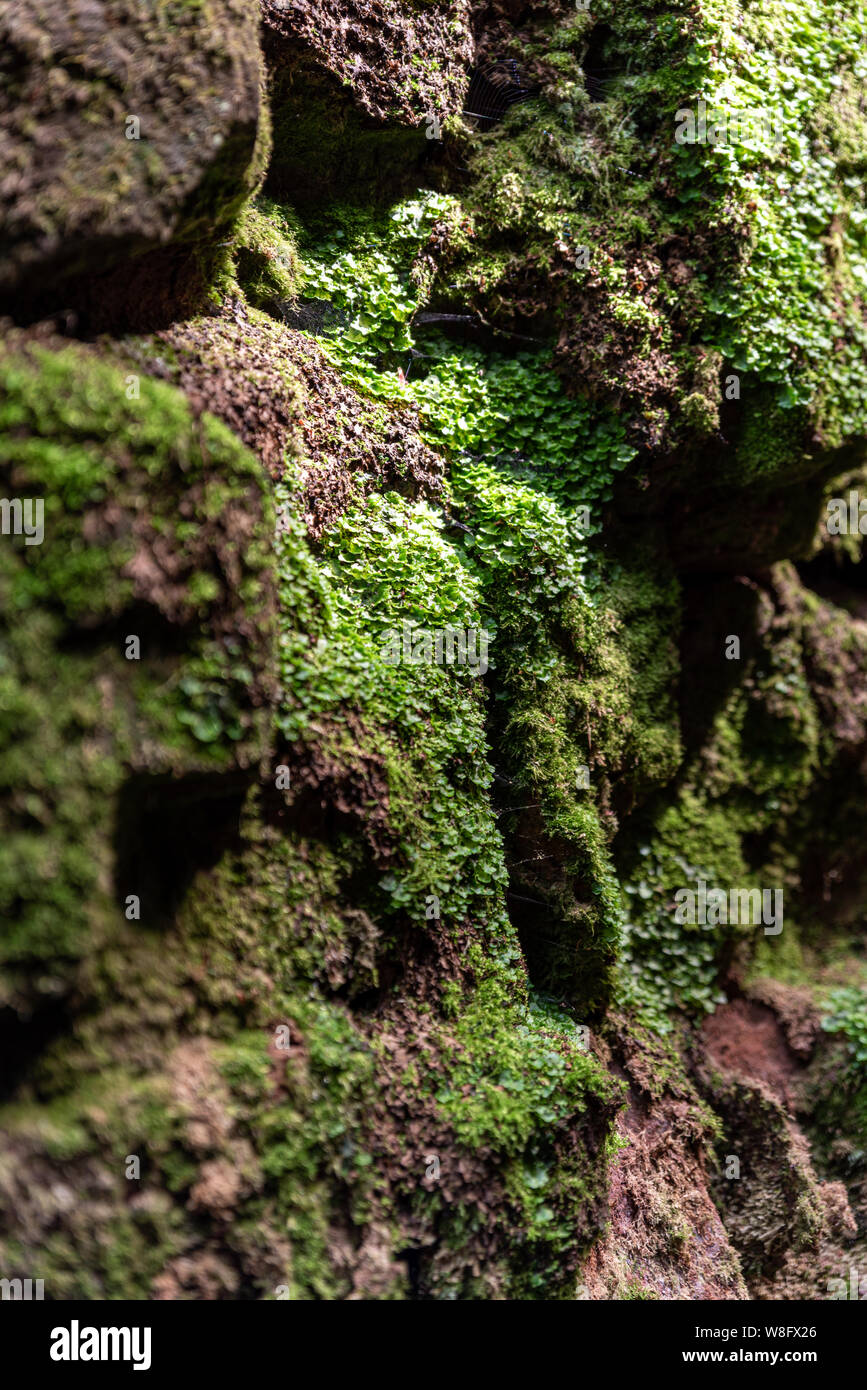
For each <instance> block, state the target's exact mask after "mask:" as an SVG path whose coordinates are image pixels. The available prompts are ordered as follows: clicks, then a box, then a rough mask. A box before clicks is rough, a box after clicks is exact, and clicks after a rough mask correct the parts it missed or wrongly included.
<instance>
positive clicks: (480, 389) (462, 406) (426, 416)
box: [302, 193, 635, 505]
mask: <svg viewBox="0 0 867 1390" xmlns="http://www.w3.org/2000/svg"><path fill="white" fill-rule="evenodd" d="M462 217H463V214H462V211H461V208H460V205H459V204H458V203H457V201H456V200H455V199H453V198H449V197H446V196H444V195H441V194H435V193H425V194H422V195H420V196H419V197H418V198H417V199H414V200H412V201H410V202H406V203H401V204H398V205H397V207H395V208H393V209H392V210H391V212H390V214H389V217H388V221H387V223H386V225H385V227H384V228H382V229H380V230H379V235H378V237H377V238H374V236H373V232H372V230H371V227H370V226H364V225H363V224H362V225H361V227H359V226H358V223H357V219H356V221H355V223H352V222H350V224H349V225H348V227H344V226H340V227H337V228H336V229H335V230H333V231H332V232H331V233H330V235H329V236H328V237H327V238H326V239H325V240H324V241H321V242H318V243H317V244H316V245H315V246H313V247H311V248H310V249H309V250H308V251H306V252H305V258H304V272H303V281H302V284H303V293H304V294H306V295H308V296H315V297H321V298H326V299H328V300H329V301H330V303H331V304H333V305H334V306H335V308H337V309H339V310H341V311H342V313H343V316H344V318H345V320H346V321H345V322H344V323H343V324H335V323H332V325H331V326H330V327H328V328H326V330H325V332H326V341H327V343H328V347H329V350H330V351H331V353H332V354H333V355H334V358H335V360H336V361H337V362H338V364H339V365H340V367H341V369H342V370H343V371H344V373H345V375H346V377H347V380H349V381H351V382H353V383H354V384H355V385H357V386H359V387H361V388H362V389H364V390H365V391H366V392H368V393H369V394H371V395H374V396H378V397H384V398H386V399H397V400H401V401H406V402H412V403H415V404H416V405H417V406H418V409H419V418H420V430H421V434H422V436H423V438H425V439H426V440H427V441H428V443H430V444H432V445H433V446H434V447H435V448H439V449H442V450H444V451H445V452H446V453H448V454H449V455H455V456H456V455H458V454H459V453H467V454H470V455H474V456H485V457H493V458H499V459H500V460H501V462H502V464H503V465H504V466H505V467H506V469H507V470H509V471H510V472H512V473H514V472H515V470H517V472H518V474H519V475H520V476H522V477H524V478H525V479H527V480H529V481H532V482H533V483H534V484H535V485H536V486H538V487H540V488H543V489H545V490H546V491H549V492H551V493H552V494H553V495H555V496H557V497H559V498H561V499H562V500H564V501H566V502H567V503H571V504H572V505H590V504H592V503H597V502H602V501H606V500H608V499H609V498H610V495H611V486H612V482H613V478H614V475H615V474H616V473H618V472H619V471H620V470H622V469H623V468H625V467H626V465H627V464H628V463H629V462H630V461H631V459H632V458H633V457H634V454H635V451H634V449H632V448H631V447H630V446H629V445H627V443H626V440H625V432H624V428H623V425H622V423H621V422H620V421H619V420H618V419H617V418H616V417H615V416H613V415H611V414H609V413H607V412H604V411H600V409H599V408H598V407H596V406H593V405H591V404H590V403H588V402H586V401H582V400H581V399H572V398H570V397H568V396H567V395H566V394H565V391H564V390H563V386H562V384H561V382H560V380H559V378H558V376H557V375H556V373H555V372H554V370H553V367H552V363H551V356H550V352H548V351H546V350H544V349H542V350H539V351H533V352H519V353H517V354H513V355H510V356H507V355H506V354H504V353H490V354H484V353H482V352H481V351H480V350H479V349H478V348H475V347H473V346H471V345H464V346H460V347H459V346H456V345H454V344H451V343H448V342H446V341H445V340H444V339H441V338H434V339H428V338H425V339H424V342H423V347H424V352H423V354H421V355H420V356H419V355H417V335H416V333H415V332H414V329H413V324H412V320H413V316H414V315H415V314H416V313H417V311H418V310H419V309H420V308H422V307H423V306H424V304H425V302H426V298H427V295H428V293H429V290H430V280H431V277H430V274H426V273H425V272H424V270H419V268H418V261H417V259H416V258H417V257H418V255H419V253H420V252H422V251H423V249H424V247H425V244H426V242H427V240H428V239H429V237H430V235H431V232H432V230H433V228H434V226H435V225H440V226H448V227H452V228H453V227H454V226H455V225H457V226H458V227H460V225H461V221H462ZM346 241H350V242H351V247H350V248H348V249H344V244H345V242H346ZM399 367H400V368H401V369H403V368H406V369H407V370H408V371H410V369H411V375H410V379H408V380H405V381H401V380H400V378H399V377H398V376H397V370H398V368H399ZM516 400H520V402H521V410H520V412H519V413H518V414H517V415H516V413H515V411H514V408H513V407H514V402H515V401H516Z"/></svg>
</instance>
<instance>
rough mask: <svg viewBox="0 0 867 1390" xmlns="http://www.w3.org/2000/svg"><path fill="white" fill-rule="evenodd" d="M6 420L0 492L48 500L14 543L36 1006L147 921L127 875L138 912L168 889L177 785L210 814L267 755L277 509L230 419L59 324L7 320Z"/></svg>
mask: <svg viewBox="0 0 867 1390" xmlns="http://www.w3.org/2000/svg"><path fill="white" fill-rule="evenodd" d="M0 441H2V444H0V456H2V459H3V464H2V469H0V473H2V479H3V482H2V491H3V493H4V495H5V496H6V497H7V498H9V499H31V500H33V501H35V503H36V505H37V507H38V505H39V504H40V503H41V505H42V507H43V508H44V521H43V526H44V536H43V538H42V540H41V543H33V544H29V543H28V540H27V537H26V536H25V535H23V534H22V535H20V536H15V535H12V534H10V535H4V536H3V538H2V542H0V590H2V598H3V604H2V607H3V629H2V649H3V663H2V688H3V699H2V734H0V740H2V746H3V758H2V762H3V776H2V781H3V789H4V801H3V812H2V816H3V835H2V845H3V848H2V859H3V867H2V873H0V881H2V889H0V893H2V910H3V916H4V918H5V919H6V920H7V923H8V926H7V930H6V932H5V934H4V945H3V961H4V975H3V979H4V985H3V1004H4V1005H5V1006H6V1007H8V1008H12V1009H13V1010H18V1009H20V1010H22V1011H23V1015H24V1016H26V1015H27V1014H28V1013H29V1011H30V1010H31V1009H34V1008H37V1007H38V1006H39V1003H40V1001H41V1003H42V1004H46V1005H49V1004H50V1005H51V1006H52V1007H55V1006H59V1001H61V1000H62V999H63V998H64V997H65V995H66V992H67V991H68V989H69V988H70V985H71V982H72V980H73V978H74V975H75V969H76V964H77V962H78V960H79V959H80V958H81V956H82V955H83V954H85V953H87V952H89V951H91V950H92V949H93V946H94V941H95V939H101V938H102V937H103V935H104V934H106V933H107V934H108V935H109V936H113V935H116V934H118V933H120V932H121V931H122V930H126V931H135V930H140V928H137V927H135V926H134V922H135V920H136V919H135V918H133V917H130V919H129V920H126V918H125V915H124V914H125V903H126V899H127V897H128V895H136V896H138V897H139V898H140V900H141V903H140V908H141V911H140V921H141V922H147V921H149V920H150V921H151V922H152V923H153V922H155V921H158V920H159V919H160V917H161V914H163V913H164V912H165V911H166V910H167V908H168V900H167V899H168V898H169V897H171V893H172V891H173V889H172V873H173V870H172V869H171V866H170V862H168V863H167V862H161V863H155V862H152V854H151V853H149V851H153V850H154V848H155V846H154V845H153V844H152V845H150V846H148V844H147V833H148V827H150V832H151V833H155V832H157V831H159V835H161V836H162V837H163V838H162V840H161V843H162V848H163V852H164V855H165V854H168V855H169V860H171V857H172V853H173V852H172V850H171V844H170V841H171V838H172V836H171V834H169V835H168V837H167V838H166V835H165V832H166V829H167V827H166V826H165V825H163V826H162V828H161V829H160V825H161V806H162V804H163V799H164V797H165V796H166V795H169V797H170V800H171V802H172V804H173V805H175V806H176V807H180V806H182V805H183V804H184V803H185V802H186V804H187V808H188V809H187V812H184V813H183V815H184V816H186V815H187V814H189V807H190V806H196V807H197V814H198V815H200V816H201V817H202V819H203V822H206V821H207V816H208V812H207V806H208V799H209V798H215V799H216V801H215V802H212V804H217V805H219V804H220V803H221V798H223V797H225V796H227V795H230V794H233V793H237V792H238V790H239V788H242V787H243V785H244V783H245V781H247V780H249V778H250V777H251V776H252V775H254V769H255V768H256V765H257V762H258V759H259V757H260V755H261V751H262V749H263V747H264V746H265V740H266V736H267V733H268V728H269V707H270V701H271V699H272V695H273V686H272V681H271V677H270V675H269V673H268V653H269V651H270V649H271V642H272V638H273V631H274V629H273V621H272V614H273V584H272V579H271V572H270V559H269V552H268V535H269V528H270V526H271V524H272V523H271V520H270V518H271V512H270V507H269V503H268V500H267V497H266V495H265V492H264V486H263V482H262V479H261V475H260V470H259V468H258V465H257V464H256V461H255V460H254V459H253V458H252V456H251V455H249V454H248V453H247V452H246V450H245V449H244V448H243V446H242V445H241V444H240V443H239V442H238V440H236V439H235V438H234V436H233V435H231V434H230V433H229V431H228V430H227V429H226V428H225V426H223V425H222V424H221V423H219V422H218V421H216V420H214V419H212V418H211V417H209V416H207V415H202V416H200V417H199V418H196V417H195V416H194V415H193V414H192V412H191V411H190V408H189V406H188V404H187V402H186V401H185V399H184V398H183V396H181V395H180V393H179V392H177V391H175V390H174V389H172V388H170V387H167V386H164V385H162V384H159V383H154V382H151V381H149V380H147V379H146V378H144V377H142V378H138V377H136V376H132V375H130V376H127V377H124V376H123V375H121V374H120V373H119V372H118V371H117V370H116V369H114V368H113V367H110V366H107V365H106V364H104V363H102V362H101V361H99V360H98V359H97V358H96V357H95V356H94V355H93V354H91V353H89V352H87V351H86V350H84V349H80V348H77V347H71V346H63V345H61V344H60V343H58V342H57V341H56V340H54V341H49V340H43V341H40V340H34V339H30V340H28V339H26V338H24V337H22V336H18V335H13V336H12V338H11V339H9V340H7V343H6V344H5V346H4V348H3V350H2V353H0ZM34 514H36V513H34ZM25 515H26V513H25ZM31 539H35V537H31ZM175 830H176V831H177V832H180V830H181V822H176V825H175ZM25 978H26V980H27V983H26V984H25Z"/></svg>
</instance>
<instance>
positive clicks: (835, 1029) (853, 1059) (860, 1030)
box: [822, 986, 867, 1082]
mask: <svg viewBox="0 0 867 1390" xmlns="http://www.w3.org/2000/svg"><path fill="white" fill-rule="evenodd" d="M827 1007H828V1013H827V1014H826V1015H825V1016H824V1018H823V1019H822V1027H823V1028H824V1030H825V1032H826V1033H837V1034H839V1035H840V1036H841V1037H842V1038H843V1040H844V1041H845V1043H846V1046H847V1049H848V1052H849V1057H850V1061H849V1076H850V1079H851V1080H854V1081H858V1082H867V993H865V991H864V990H863V989H859V988H857V986H850V987H848V988H843V989H835V990H832V992H831V994H830V995H829V997H828V1005H827Z"/></svg>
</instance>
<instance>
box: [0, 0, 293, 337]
mask: <svg viewBox="0 0 867 1390" xmlns="http://www.w3.org/2000/svg"><path fill="white" fill-rule="evenodd" d="M0 54H2V57H0V75H2V81H0V168H2V175H0V207H2V214H0V300H2V301H3V302H5V303H6V304H7V305H9V306H13V305H16V304H17V305H18V306H19V308H20V309H21V311H22V312H27V313H28V314H29V315H30V316H33V314H34V313H35V312H36V311H37V310H38V306H39V305H40V304H41V305H42V306H43V307H44V308H45V309H46V310H48V311H54V310H61V309H62V310H68V309H70V308H76V309H80V308H83V309H84V310H85V311H86V312H87V314H88V315H89V316H90V317H93V318H96V319H97V320H99V318H101V317H103V318H104V317H108V316H110V315H109V312H108V311H109V308H110V307H111V306H109V305H106V304H100V300H101V299H104V298H108V299H111V300H116V301H117V302H116V303H115V304H114V317H115V321H118V320H122V321H128V320H129V319H130V317H136V304H137V303H138V311H137V313H138V316H139V317H142V316H144V317H147V316H148V312H147V311H148V310H149V314H150V316H151V317H153V318H159V317H161V316H162V317H164V318H167V317H170V316H171V315H172V313H176V312H177V309H178V306H179V301H180V302H183V300H184V298H185V297H186V296H189V294H190V291H191V286H190V284H189V283H187V282H188V281H189V279H190V271H191V270H192V269H193V268H194V264H195V263H194V260H193V259H192V257H191V255H190V254H189V252H187V253H186V254H185V255H181V254H179V253H178V252H177V249H176V248H177V244H178V243H179V242H183V243H184V244H185V245H187V246H189V245H190V244H192V243H195V242H197V241H203V242H205V243H212V242H213V241H215V240H218V239H219V237H220V234H221V228H223V227H225V226H226V225H227V224H228V222H229V221H230V220H231V218H232V216H233V214H234V213H235V212H236V211H237V210H238V208H239V207H240V206H241V204H242V203H243V201H244V199H245V198H246V197H247V195H248V194H249V192H250V191H251V189H252V188H253V187H254V185H255V181H256V178H257V176H258V175H259V174H260V172H261V163H260V160H261V154H262V153H264V144H265V139H266V126H265V124H264V122H263V120H262V105H261V92H260V88H261V83H262V69H261V61H260V56H259V43H258V34H257V15H256V10H255V7H254V6H253V5H251V4H248V3H246V0H207V3H205V4H202V5H184V4H176V3H172V0H147V2H146V3H139V0H70V3H69V4H68V5H62V6H57V5H53V4H50V3H48V0H39V3H35V4H25V3H23V0H6V3H4V4H3V5H2V6H0ZM131 137H132V138H131ZM257 141H258V142H259V155H258V156H257V155H256V150H257ZM169 246H172V247H174V248H175V251H174V254H173V255H170V256H166V255H163V257H162V259H155V258H153V257H149V258H148V259H147V260H145V261H144V262H142V261H141V260H140V259H138V258H140V257H142V256H143V255H144V254H145V253H148V252H151V253H152V252H154V251H155V250H157V249H159V250H161V251H163V252H164V251H165V248H167V247H169ZM119 261H124V262H125V270H124V275H123V277H122V278H120V279H108V280H104V278H103V277H104V276H105V275H106V272H107V271H109V270H110V269H111V267H112V266H113V265H116V264H117V263H118V262H119ZM139 272H141V273H139ZM82 276H93V277H95V282H93V283H92V284H91V285H90V286H89V287H88V286H86V285H84V284H82V283H81V280H80V277H82ZM193 278H195V277H193ZM131 279H132V280H133V281H135V282H136V283H135V284H130V280H131ZM76 281H77V283H73V282H76ZM61 287H62V288H61ZM49 290H50V291H51V293H49Z"/></svg>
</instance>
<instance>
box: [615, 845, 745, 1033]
mask: <svg viewBox="0 0 867 1390" xmlns="http://www.w3.org/2000/svg"><path fill="white" fill-rule="evenodd" d="M639 853H640V855H641V860H640V870H641V872H640V876H639V875H636V877H635V878H633V880H632V881H631V882H626V883H624V884H623V892H624V895H625V911H624V918H623V938H622V946H621V952H620V971H621V979H622V982H623V998H624V1002H629V1003H632V1004H633V1005H635V1006H636V1007H637V1008H638V1011H639V1014H640V1015H641V1017H642V1018H643V1019H644V1021H645V1022H646V1023H647V1024H648V1025H649V1026H650V1027H652V1028H653V1029H654V1031H655V1032H658V1033H662V1034H666V1033H669V1032H671V1029H672V1027H673V1026H674V1021H675V1018H676V1016H677V1014H678V1013H679V1012H684V1013H687V1014H693V1015H695V1014H699V1015H701V1014H702V1013H713V1011H714V1009H715V1008H716V1006H717V1004H720V1003H724V1002H725V996H724V995H723V994H722V993H721V992H720V990H719V988H718V986H717V972H718V967H717V959H718V953H719V946H720V942H719V939H718V933H715V934H714V935H710V934H709V933H708V932H707V931H703V930H702V927H701V926H700V925H695V926H692V925H689V924H686V923H684V924H681V923H678V922H677V921H676V920H675V915H674V908H675V904H674V902H673V894H674V891H675V887H677V888H682V887H687V886H688V885H689V884H691V883H695V882H697V880H698V879H700V878H703V879H704V880H705V881H708V880H709V878H710V875H708V873H707V872H705V871H702V870H701V869H697V868H696V867H695V866H694V865H691V864H689V863H687V861H686V860H685V859H684V858H683V857H682V856H681V855H678V854H674V855H671V856H667V855H666V856H662V855H660V853H658V852H654V849H653V848H652V847H651V846H650V845H642V846H641V847H640V850H639Z"/></svg>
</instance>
